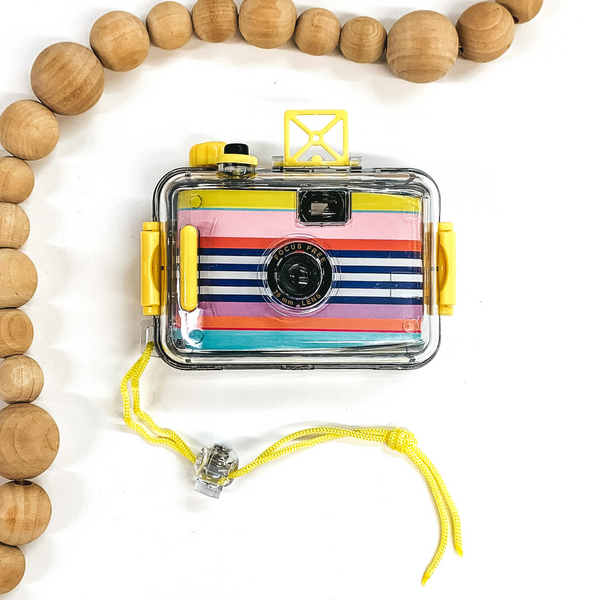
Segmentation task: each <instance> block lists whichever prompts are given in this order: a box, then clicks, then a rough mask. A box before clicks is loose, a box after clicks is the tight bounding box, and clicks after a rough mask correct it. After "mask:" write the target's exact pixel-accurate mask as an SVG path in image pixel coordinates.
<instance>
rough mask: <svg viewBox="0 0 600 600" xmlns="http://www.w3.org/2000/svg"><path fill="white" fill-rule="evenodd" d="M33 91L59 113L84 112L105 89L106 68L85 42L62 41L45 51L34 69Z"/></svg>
mask: <svg viewBox="0 0 600 600" xmlns="http://www.w3.org/2000/svg"><path fill="white" fill-rule="evenodd" d="M31 88H32V89H33V93H34V94H35V95H36V96H37V97H38V98H39V99H40V100H41V101H42V102H43V103H44V104H45V105H46V106H47V107H48V108H49V109H50V110H51V111H53V112H55V113H57V114H59V115H80V114H81V113H84V112H86V111H87V110H89V109H90V108H92V106H94V105H95V104H96V103H97V102H98V100H100V97H101V96H102V92H103V91H104V69H103V68H102V65H101V64H100V61H99V60H98V59H97V58H96V55H95V54H94V53H93V52H92V51H91V50H90V49H89V48H86V47H85V46H82V45H81V44H73V43H71V42H59V43H58V44H52V46H48V48H46V49H45V50H43V51H42V52H41V53H40V54H39V56H38V57H37V58H36V59H35V62H34V63H33V67H32V68H31Z"/></svg>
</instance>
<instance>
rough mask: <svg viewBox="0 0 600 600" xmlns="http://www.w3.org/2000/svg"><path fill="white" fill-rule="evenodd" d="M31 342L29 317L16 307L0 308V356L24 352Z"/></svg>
mask: <svg viewBox="0 0 600 600" xmlns="http://www.w3.org/2000/svg"><path fill="white" fill-rule="evenodd" d="M32 342H33V325H32V324H31V320H30V319H29V317H28V316H27V315H26V314H25V313H24V312H23V311H22V310H18V309H16V308H5V309H2V310H0V358H5V357H7V356H13V355H14V354H24V353H25V352H27V350H29V347H30V346H31V343H32Z"/></svg>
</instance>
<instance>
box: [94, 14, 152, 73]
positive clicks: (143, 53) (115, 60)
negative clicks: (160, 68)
mask: <svg viewBox="0 0 600 600" xmlns="http://www.w3.org/2000/svg"><path fill="white" fill-rule="evenodd" d="M90 46H91V47H92V50H93V51H94V52H95V54H96V56H97V57H98V58H99V59H100V62H101V63H102V64H103V65H104V66H105V67H106V68H107V69H110V70H111V71H118V72H122V71H131V69H135V68H136V67H139V66H140V65H141V64H142V63H143V62H144V61H145V60H146V57H147V56H148V51H149V49H150V36H149V35H148V31H147V30H146V26H145V25H144V24H143V23H142V21H140V19H138V18H137V17H136V16H135V15H132V14H131V13H128V12H124V11H120V10H116V11H113V12H109V13H106V14H105V15H103V16H101V17H100V18H99V19H98V20H97V21H96V22H95V23H94V25H93V26H92V31H91V32H90Z"/></svg>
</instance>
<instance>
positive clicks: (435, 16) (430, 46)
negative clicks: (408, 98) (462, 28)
mask: <svg viewBox="0 0 600 600" xmlns="http://www.w3.org/2000/svg"><path fill="white" fill-rule="evenodd" d="M457 56H458V34H457V33H456V29H455V27H454V25H453V24H452V23H451V22H450V21H449V20H448V19H447V18H446V17H445V16H444V15H440V14H439V13H437V12H434V11H431V10H417V11H414V12H411V13H409V14H407V15H404V16H403V17H402V18H401V19H398V21H396V23H394V25H393V26H392V28H391V29H390V33H389V35H388V49H387V61H388V64H389V65H390V67H391V69H392V71H394V73H395V74H396V75H397V76H398V77H400V78H402V79H405V80H406V81H411V82H412V83H429V82H431V81H436V80H437V79H440V78H441V77H443V76H444V75H445V74H446V73H447V72H448V71H449V70H450V69H451V68H452V66H453V65H454V63H455V62H456V58H457Z"/></svg>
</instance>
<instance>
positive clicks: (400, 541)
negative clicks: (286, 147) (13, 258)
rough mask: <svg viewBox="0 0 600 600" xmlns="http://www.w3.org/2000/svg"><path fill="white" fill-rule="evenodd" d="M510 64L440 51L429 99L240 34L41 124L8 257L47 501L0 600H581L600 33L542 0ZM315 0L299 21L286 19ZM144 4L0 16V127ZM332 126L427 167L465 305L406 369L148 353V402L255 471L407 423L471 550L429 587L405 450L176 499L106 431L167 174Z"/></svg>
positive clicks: (592, 588)
mask: <svg viewBox="0 0 600 600" xmlns="http://www.w3.org/2000/svg"><path fill="white" fill-rule="evenodd" d="M469 4H470V2H469V1H460V2H459V1H453V0H428V2H426V3H420V2H419V3H413V4H410V3H409V4H407V3H394V2H389V1H388V2H383V1H374V2H370V3H368V6H365V3H364V2H359V1H358V0H345V1H344V2H342V1H341V0H338V1H337V2H334V1H333V0H331V1H327V2H322V3H321V5H322V6H325V7H326V8H329V9H331V10H333V11H334V12H336V13H337V14H338V15H339V16H340V18H341V19H342V21H345V20H347V19H348V18H350V17H351V16H356V15H361V14H365V12H366V13H367V14H369V15H371V16H373V17H376V18H380V19H381V20H382V21H383V23H384V24H385V25H386V27H388V28H389V27H390V26H391V25H392V24H393V22H394V21H395V19H396V18H398V17H400V16H401V15H402V14H404V13H406V12H408V11H410V10H413V9H418V8H430V9H434V10H439V11H440V12H442V13H444V14H446V15H447V16H449V17H450V18H451V19H452V20H453V21H456V19H457V18H458V16H459V15H460V13H461V12H462V11H463V10H464V9H465V8H466V7H467V6H468V5H469ZM546 4H547V6H545V7H544V9H543V11H542V13H541V14H540V15H539V16H538V17H537V18H536V19H535V20H534V21H532V22H531V23H529V24H526V25H522V26H519V27H518V28H517V35H516V40H515V42H514V44H513V47H512V48H511V49H510V51H509V52H508V53H507V54H506V55H505V56H503V57H502V58H500V59H499V60H497V61H495V62H493V63H490V64H487V65H477V64H473V63H468V62H466V61H464V60H462V59H459V61H458V62H457V64H456V66H455V68H454V69H453V70H452V71H451V73H450V74H449V75H448V76H447V77H446V78H445V79H444V80H442V81H440V82H438V83H435V84H429V85H426V86H417V85H412V84H409V83H406V82H403V81H400V80H398V79H396V78H395V77H394V76H393V75H392V74H391V72H389V71H388V68H387V66H386V65H385V64H384V63H383V62H381V63H380V64H376V65H357V64H353V63H350V62H348V61H346V60H345V59H343V57H341V56H340V55H337V54H336V55H332V56H329V57H325V58H314V57H310V56H307V55H304V54H302V53H300V52H299V51H298V50H297V49H296V48H295V47H294V45H293V43H290V44H288V45H287V46H285V47H284V48H282V49H279V50H270V51H265V50H259V49H256V48H253V47H251V46H249V45H248V44H246V43H245V42H243V41H242V40H241V38H239V37H237V38H236V39H234V40H233V41H231V42H229V43H225V44H220V45H209V44H206V43H203V42H200V41H199V40H198V39H196V38H195V39H194V40H193V41H191V42H190V43H189V44H188V45H187V46H186V47H185V48H184V49H183V50H179V51H175V52H172V53H170V52H166V51H162V50H159V49H156V48H152V49H151V52H150V56H149V58H148V60H147V61H146V62H145V64H144V65H143V66H141V67H140V68H138V69H136V70H135V71H133V72H130V73H125V74H116V73H111V72H107V74H106V91H105V93H104V96H103V98H102V100H101V101H100V103H99V104H98V105H97V106H96V107H95V108H94V109H93V110H91V111H90V112H89V113H87V114H86V115H83V116H80V117H72V118H62V117H61V118H60V124H61V141H60V143H59V146H58V148H57V150H56V151H55V152H54V153H53V154H52V155H51V156H50V157H49V158H47V159H45V160H42V161H39V162H38V163H36V164H34V170H35V173H36V176H37V185H36V189H35V192H34V194H33V196H32V197H31V198H30V199H29V200H28V201H27V202H26V203H25V204H23V205H22V206H23V208H24V209H25V210H26V211H27V213H28V214H29V216H30V219H31V223H32V233H31V239H30V241H28V242H27V245H26V246H25V248H24V250H25V251H26V252H27V254H29V255H30V256H31V258H32V259H33V260H34V262H35V264H36V266H37V268H38V273H39V279H40V281H39V288H38V292H37V294H36V296H35V297H34V299H33V300H32V301H31V302H30V303H29V304H28V305H27V306H26V309H25V310H26V311H27V313H28V314H29V315H30V316H31V318H32V320H33V322H34V325H35V329H36V338H35V342H34V345H33V347H32V348H31V351H30V354H31V356H33V357H34V358H35V359H36V360H38V361H39V362H40V364H41V365H42V366H43V368H44V371H45V374H46V386H45V389H44V392H43V396H42V397H41V398H40V400H39V404H40V406H42V407H44V408H46V409H47V410H48V411H50V413H51V414H52V415H53V416H54V417H55V419H56V421H57V423H58V425H59V427H60V431H61V435H62V445H61V451H60V454H59V456H58V458H57V460H56V462H55V463H54V465H53V466H52V468H51V469H50V470H49V471H48V472H47V473H45V474H44V475H42V476H41V477H40V478H39V482H40V483H41V484H42V485H43V486H44V487H45V488H46V489H47V491H48V492H49V494H50V495H51V497H52V500H53V504H54V515H53V519H52V522H51V524H50V526H49V528H48V530H47V532H46V533H45V535H44V536H43V537H41V538H40V539H39V540H38V541H36V542H34V543H32V544H30V545H29V546H28V547H26V548H25V553H26V557H27V561H28V569H27V573H26V576H25V579H24V581H23V582H22V584H21V585H20V587H19V588H17V590H16V591H15V592H13V593H11V595H8V596H7V598H11V599H12V598H15V599H19V600H21V599H23V600H33V599H36V600H37V599H38V598H45V599H54V598H61V599H75V598H77V599H79V598H86V599H90V600H95V599H100V598H103V599H104V598H141V597H142V596H143V597H145V598H148V599H157V600H158V599H161V600H162V599H181V600H183V599H196V598H198V599H200V598H202V599H205V598H222V599H227V600H228V599H232V600H233V599H238V598H242V597H243V598H250V599H254V598H260V599H261V600H263V599H279V598H282V597H285V598H288V599H290V600H295V599H300V598H315V599H332V600H333V599H336V600H337V599H348V600H352V599H359V598H365V597H377V596H383V595H385V596H386V597H398V598H400V597H410V598H418V597H428V598H454V597H460V598H461V600H471V599H476V598H477V599H480V598H482V597H484V598H490V599H491V598H503V599H504V598H507V597H515V598H532V597H538V598H565V597H571V598H591V597H592V596H594V595H595V594H597V593H598V592H597V590H598V583H597V580H596V575H595V570H596V568H597V562H598V559H599V558H600V557H599V556H598V547H597V539H598V533H599V527H598V525H599V524H598V511H597V495H598V491H599V490H598V478H597V458H598V441H597V425H596V424H597V421H598V417H599V416H600V415H599V410H598V392H597V381H596V376H597V372H598V344H597V340H598V336H599V334H600V331H599V328H598V318H597V313H598V276H597V267H598V260H597V247H598V244H597V237H596V236H597V233H596V232H597V229H598V217H599V211H598V200H599V199H598V190H597V184H596V183H595V180H594V179H595V177H596V175H597V164H598V150H597V148H598V134H599V131H598V129H599V128H598V113H597V105H598V92H597V87H596V79H597V54H598V44H597V23H598V20H599V18H600V8H599V7H598V5H597V4H596V3H592V2H587V3H586V10H585V11H584V10H582V9H581V6H580V7H579V8H578V9H577V10H573V8H574V6H573V3H572V2H567V1H566V0H557V1H554V2H551V1H548V0H547V2H546ZM307 7H308V5H304V4H302V5H299V9H300V10H302V9H304V8H307ZM150 8H151V3H150V2H148V0H120V2H118V3H106V2H100V1H99V0H87V1H86V2H75V1H73V0H68V1H67V0H51V1H47V0H45V1H40V0H28V1H27V2H21V3H16V2H8V1H7V0H4V1H3V2H2V3H1V4H0V81H1V86H0V88H1V92H0V109H3V108H4V107H6V106H8V104H10V103H11V102H13V101H15V100H17V99H20V98H25V97H30V95H31V91H30V86H29V70H30V65H31V64H32V63H33V60H34V59H35V57H36V56H37V54H38V53H39V52H40V51H41V50H42V49H43V48H45V47H46V46H47V45H49V44H51V43H54V42H58V41H63V40H69V41H76V42H80V43H86V42H87V36H88V32H89V29H90V27H91V25H92V23H93V22H94V20H95V19H96V18H97V17H99V16H100V15H101V14H103V13H104V12H106V11H107V10H113V9H122V10H129V11H131V12H133V13H135V14H137V15H139V16H140V17H144V16H145V14H146V13H147V11H148V10H149V9H150ZM331 107H340V108H346V109H347V110H348V111H349V112H350V117H351V122H350V127H351V130H350V131H351V151H352V152H353V153H355V154H361V155H363V156H364V158H365V163H366V165H368V166H375V165H387V164H394V165H399V166H400V165H405V166H414V167H417V168H421V169H423V170H425V171H427V172H429V173H430V174H431V175H432V176H433V177H434V179H435V180H436V181H437V183H438V184H439V186H440V188H441V190H442V218H443V219H445V220H452V221H453V222H454V223H455V227H456V230H457V232H458V236H459V237H458V242H459V304H458V307H457V310H456V315H455V316H454V317H453V318H451V319H444V323H443V342H442V347H441V350H440V352H439V354H438V356H437V357H436V359H435V360H434V361H433V362H432V363H431V364H430V365H428V366H427V367H425V368H424V369H421V370H419V371H416V372H409V373H395V372H383V373H381V372H370V371H365V372H354V373H343V372H316V373H310V372H302V373H281V372H275V371H273V372H262V373H260V372H259V373H247V372H234V373H231V372H229V373H198V374H189V373H180V372H176V371H174V370H171V369H169V368H168V367H167V366H166V365H164V364H162V363H161V362H159V361H158V360H153V361H152V363H151V366H150V368H149V370H148V371H147V375H145V377H144V380H143V382H142V385H143V402H144V405H145V406H146V407H147V408H148V409H149V411H150V412H151V414H152V415H153V416H154V417H155V418H156V420H157V421H158V422H159V423H160V424H162V425H164V426H170V427H172V428H174V429H175V430H177V431H179V432H182V434H184V436H185V439H186V440H188V441H189V443H190V444H191V445H192V447H193V448H194V450H198V449H199V448H200V447H201V446H202V445H203V444H204V443H210V442H213V441H229V442H230V443H232V444H233V445H234V447H235V448H236V449H237V451H238V453H239V454H240V456H241V459H242V462H243V463H246V462H248V461H250V460H251V459H252V458H254V456H255V455H257V454H258V453H259V452H261V451H262V450H264V449H265V448H266V447H267V446H268V445H269V444H271V443H272V442H274V441H275V440H277V439H279V437H280V436H282V435H284V434H287V433H290V432H292V431H295V430H297V429H299V428H303V427H306V426H310V425H318V424H324V423H343V424H347V425H384V426H388V425H389V426H392V425H395V426H402V427H407V428H409V429H411V430H412V431H414V432H415V434H416V436H417V438H418V440H419V442H420V446H421V448H422V449H423V450H424V451H425V453H426V454H428V455H429V456H430V457H431V459H432V460H433V462H434V463H435V464H436V466H437V467H438V469H439V470H440V472H441V474H442V476H443V477H444V478H445V480H446V483H447V484H448V486H449V489H450V491H451V493H452V494H453V496H454V499H455V501H456V503H457V505H458V508H459V510H460V514H461V516H462V520H463V528H464V545H465V556H464V558H463V559H459V558H458V557H457V556H456V554H455V553H454V552H453V551H452V550H449V551H448V552H447V555H446V557H445V558H444V560H443V561H442V563H441V566H440V568H439V569H438V571H437V572H436V573H435V575H434V576H433V578H432V579H431V580H430V582H429V583H428V584H427V586H426V587H425V589H424V590H421V588H420V580H421V575H422V573H423V571H424V569H425V568H426V566H427V564H428V562H429V560H430V559H431V558H432V556H433V553H434V551H435V548H436V544H437V541H438V521H437V516H436V513H435V509H434V505H433V502H432V500H431V497H430V494H429V491H428V489H427V487H426V484H425V481H424V480H423V479H422V477H421V476H420V474H419V473H418V472H417V471H416V469H414V468H413V467H412V466H411V464H410V463H409V462H408V461H407V460H406V459H405V457H400V456H394V455H393V454H392V453H391V452H389V451H384V450H383V449H382V448H378V447H367V446H365V445H362V444H354V443H331V444H328V445H326V446H322V447H320V448H318V449H312V450H310V451H306V452H303V453H299V454H297V455H294V456H293V457H289V458H287V459H285V460H281V461H279V462H276V463H273V464H272V465H270V466H267V467H264V468H262V469H259V470H258V471H257V472H256V473H254V474H252V475H250V476H248V477H245V478H243V479H241V480H239V481H238V482H236V483H234V485H232V486H231V487H230V488H229V489H228V490H227V491H226V492H225V493H224V494H223V496H222V498H221V500H219V501H212V500H209V499H204V498H202V497H200V496H199V495H197V494H195V493H194V492H193V491H192V477H191V476H192V471H191V469H190V466H189V465H188V464H187V463H186V461H185V460H184V459H182V458H181V457H180V456H179V455H176V454H174V453H171V452H170V451H168V450H165V449H162V448H158V447H153V446H152V447H151V446H149V445H148V444H146V443H145V442H144V441H143V440H142V439H141V438H139V437H137V436H136V435H135V434H134V433H133V432H131V431H130V430H129V429H127V428H126V427H125V426H124V425H123V423H122V420H121V403H120V397H119V391H118V388H119V382H120V378H121V377H122V375H123V374H124V373H125V371H126V370H127V368H128V367H129V366H130V365H131V364H132V363H133V361H134V360H135V359H136V357H137V355H138V351H139V342H138V337H139V336H138V328H139V322H140V317H141V315H140V309H139V307H138V292H139V284H138V235H139V233H138V232H139V230H140V226H141V223H142V221H144V220H147V219H148V218H150V214H151V213H150V210H151V209H150V207H151V195H152V192H153V189H154V186H155V184H156V182H157V181H158V179H159V178H160V177H161V176H162V175H163V174H164V173H165V172H167V171H169V170H171V169H173V168H175V167H177V166H181V165H184V164H185V163H186V160H187V152H188V149H189V147H190V146H191V145H192V144H194V143H197V142H199V141H204V140H209V139H220V138H223V139H225V140H229V141H245V142H247V143H249V144H250V146H251V149H252V150H253V153H254V154H256V155H257V156H258V157H259V159H260V161H261V163H263V164H266V163H268V161H269V160H270V157H271V155H272V154H279V153H281V151H282V144H283V131H282V120H283V118H282V116H283V112H284V110H285V109H288V108H331Z"/></svg>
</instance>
